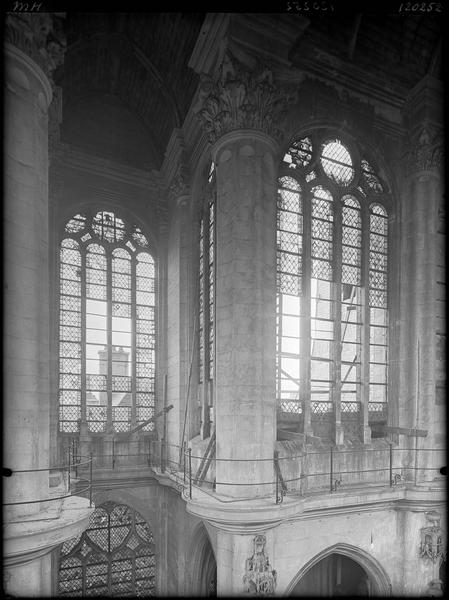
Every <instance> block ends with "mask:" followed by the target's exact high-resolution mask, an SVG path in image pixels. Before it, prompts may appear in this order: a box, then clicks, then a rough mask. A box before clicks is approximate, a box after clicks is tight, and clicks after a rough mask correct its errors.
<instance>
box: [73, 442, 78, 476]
mask: <svg viewBox="0 0 449 600" xmlns="http://www.w3.org/2000/svg"><path fill="white" fill-rule="evenodd" d="M75 448H76V446H75V438H73V451H72V459H73V466H74V469H75V477H76V478H77V479H78V455H76V454H75Z"/></svg>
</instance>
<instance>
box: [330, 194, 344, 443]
mask: <svg viewBox="0 0 449 600" xmlns="http://www.w3.org/2000/svg"><path fill="white" fill-rule="evenodd" d="M332 210H333V214H334V225H333V242H332V251H333V260H332V284H331V285H332V293H331V296H332V312H333V322H334V323H333V327H334V341H333V344H332V347H333V351H332V357H333V361H332V363H331V369H332V370H333V373H332V375H331V380H332V381H333V382H334V385H333V389H332V404H333V408H334V439H335V443H336V444H342V443H343V441H344V440H343V438H344V431H343V425H342V422H341V385H342V379H341V350H342V346H343V342H342V338H341V334H342V329H341V287H342V286H341V278H342V268H341V263H342V246H341V240H342V231H341V227H342V216H341V210H342V208H341V201H338V204H337V202H336V201H335V200H334V201H333V203H332Z"/></svg>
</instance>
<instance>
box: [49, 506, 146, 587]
mask: <svg viewBox="0 0 449 600" xmlns="http://www.w3.org/2000/svg"><path fill="white" fill-rule="evenodd" d="M156 594H157V587H156V555H155V546H154V541H153V534H152V531H151V529H150V528H149V526H148V524H147V523H146V521H145V520H144V519H143V518H142V517H141V515H139V513H137V512H135V511H134V510H133V509H131V508H130V507H128V506H126V505H124V504H116V503H114V502H110V501H109V502H106V503H104V504H102V505H101V506H99V507H98V508H96V509H95V511H94V512H93V514H92V515H91V518H90V522H89V527H88V529H86V531H84V532H83V533H82V534H81V535H79V536H77V537H76V538H73V539H71V540H68V541H66V542H64V544H62V546H61V552H60V556H59V572H58V595H59V596H106V597H108V596H109V597H110V596H124V597H136V596H139V597H150V596H155V595H156Z"/></svg>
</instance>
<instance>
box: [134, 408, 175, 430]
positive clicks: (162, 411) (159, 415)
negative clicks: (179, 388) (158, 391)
mask: <svg viewBox="0 0 449 600" xmlns="http://www.w3.org/2000/svg"><path fill="white" fill-rule="evenodd" d="M172 408H173V404H169V405H168V406H167V407H166V408H164V409H162V410H161V411H160V412H158V413H156V414H155V415H154V417H151V418H150V419H147V420H146V421H143V423H140V425H137V427H134V429H131V431H129V432H128V433H135V432H136V431H139V429H142V427H145V425H148V423H152V422H153V421H155V420H156V419H157V418H158V417H161V416H162V415H163V414H165V413H167V412H168V411H169V410H171V409H172Z"/></svg>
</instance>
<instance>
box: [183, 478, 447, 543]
mask: <svg viewBox="0 0 449 600" xmlns="http://www.w3.org/2000/svg"><path fill="white" fill-rule="evenodd" d="M444 492H445V490H443V488H442V487H438V488H437V487H435V486H433V487H432V486H425V487H421V488H416V487H414V486H410V485H409V484H404V483H402V484H398V485H396V486H393V487H392V488H391V487H389V486H380V485H379V486H375V485H373V486H365V487H362V486H357V487H356V486H354V487H352V488H344V489H341V490H339V491H338V492H334V493H332V494H329V493H328V492H322V493H320V492H314V493H312V494H310V495H305V496H293V495H291V496H289V495H287V496H285V497H284V499H283V502H282V503H281V504H275V502H274V498H266V499H260V498H255V499H253V500H246V501H243V500H242V501H229V500H225V499H224V498H220V499H219V498H218V497H214V496H212V494H207V493H206V492H205V491H203V490H198V489H197V488H195V490H194V497H193V498H192V499H190V498H189V496H188V494H187V493H186V491H184V492H183V494H182V497H183V499H184V500H185V501H186V508H187V512H189V513H190V514H192V515H195V516H197V517H199V518H201V519H205V520H206V521H207V522H208V523H210V524H211V525H212V526H213V527H215V528H217V529H220V530H222V531H227V532H230V533H238V534H248V533H257V532H263V531H266V530H268V529H272V528H274V527H277V526H278V525H281V524H285V523H292V522H297V521H305V520H316V519H324V518H334V517H338V516H341V515H353V514H360V513H372V512H382V511H391V510H407V511H413V512H425V511H428V510H430V509H432V508H435V507H437V506H440V505H441V504H442V503H444V502H445V496H444Z"/></svg>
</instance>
